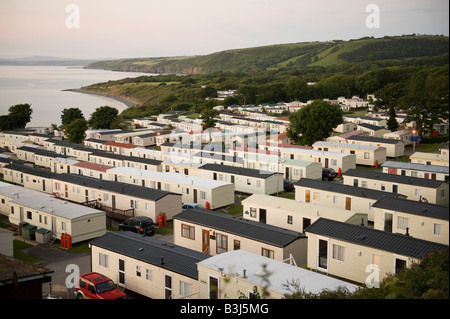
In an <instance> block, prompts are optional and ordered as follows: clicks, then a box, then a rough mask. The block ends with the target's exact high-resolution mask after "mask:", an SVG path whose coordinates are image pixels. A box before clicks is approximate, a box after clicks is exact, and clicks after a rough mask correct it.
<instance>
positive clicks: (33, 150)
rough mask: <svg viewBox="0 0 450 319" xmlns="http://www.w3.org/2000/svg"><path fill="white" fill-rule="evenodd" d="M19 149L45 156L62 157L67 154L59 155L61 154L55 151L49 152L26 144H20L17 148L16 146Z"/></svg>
mask: <svg viewBox="0 0 450 319" xmlns="http://www.w3.org/2000/svg"><path fill="white" fill-rule="evenodd" d="M17 149H18V150H20V151H26V152H31V153H34V154H37V155H40V156H47V157H63V158H67V157H68V156H65V155H61V154H57V153H55V152H51V151H47V150H44V149H42V148H37V147H28V146H21V147H19V148H17Z"/></svg>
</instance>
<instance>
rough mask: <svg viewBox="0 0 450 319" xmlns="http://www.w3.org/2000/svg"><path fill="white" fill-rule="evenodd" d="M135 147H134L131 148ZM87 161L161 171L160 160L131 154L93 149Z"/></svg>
mask: <svg viewBox="0 0 450 319" xmlns="http://www.w3.org/2000/svg"><path fill="white" fill-rule="evenodd" d="M133 149H135V148H133ZM88 162H91V163H96V164H103V165H108V166H113V167H124V166H125V167H136V168H141V169H145V170H153V171H161V161H158V160H154V159H150V158H143V157H137V156H132V155H128V156H127V155H119V154H113V153H110V152H103V151H93V152H92V153H91V154H90V155H89V160H88Z"/></svg>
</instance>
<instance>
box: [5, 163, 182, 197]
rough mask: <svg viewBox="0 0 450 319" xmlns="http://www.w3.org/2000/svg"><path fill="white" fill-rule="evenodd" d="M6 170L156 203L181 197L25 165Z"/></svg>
mask: <svg viewBox="0 0 450 319" xmlns="http://www.w3.org/2000/svg"><path fill="white" fill-rule="evenodd" d="M5 168H10V169H14V170H17V171H20V172H23V173H26V174H30V175H35V176H42V177H45V178H51V179H53V180H59V181H65V182H68V183H72V184H76V185H83V186H87V187H92V188H95V189H106V190H109V191H111V192H115V193H118V194H126V195H130V196H134V197H138V198H145V199H148V200H152V201H156V200H159V199H160V198H163V197H164V196H166V195H169V194H172V195H174V196H181V194H175V193H171V192H167V191H163V190H159V189H153V188H148V187H143V186H138V185H133V184H125V183H120V182H115V181H107V180H102V179H98V178H93V177H89V176H84V175H78V174H57V173H53V172H50V171H48V170H43V169H39V168H33V167H28V166H25V165H15V164H9V165H6V166H5Z"/></svg>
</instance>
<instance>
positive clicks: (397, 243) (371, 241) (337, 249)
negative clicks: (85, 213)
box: [306, 218, 448, 284]
mask: <svg viewBox="0 0 450 319" xmlns="http://www.w3.org/2000/svg"><path fill="white" fill-rule="evenodd" d="M306 234H307V236H308V268H311V269H315V270H317V271H318V272H321V273H326V274H328V275H330V276H333V277H337V278H342V279H344V280H350V281H352V282H357V283H361V284H364V283H366V279H367V278H368V276H369V275H370V274H372V275H376V277H375V279H376V280H379V281H378V282H381V281H382V280H383V279H384V278H386V277H387V276H388V275H389V274H395V273H396V272H398V271H399V270H401V269H404V268H409V267H410V266H411V265H412V264H413V263H414V262H416V263H417V262H419V261H420V259H421V258H422V257H423V256H425V255H428V254H430V253H431V252H433V251H438V250H441V249H445V250H448V246H447V245H442V244H438V243H434V242H430V241H425V240H422V239H418V238H414V237H411V236H405V235H403V234H394V233H389V232H385V231H382V230H378V229H373V228H370V227H364V226H357V225H352V224H348V223H342V222H338V221H334V220H329V219H326V218H320V219H318V220H317V221H316V222H314V223H313V224H312V225H311V226H310V227H308V228H307V229H306ZM375 272H376V273H375Z"/></svg>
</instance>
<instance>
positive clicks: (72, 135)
mask: <svg viewBox="0 0 450 319" xmlns="http://www.w3.org/2000/svg"><path fill="white" fill-rule="evenodd" d="M87 129H88V123H87V121H86V120H85V119H84V118H82V119H76V120H73V121H72V122H70V123H69V124H67V126H66V128H65V136H66V137H67V139H68V140H69V142H72V143H81V142H82V141H83V140H84V138H85V137H86V130H87Z"/></svg>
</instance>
